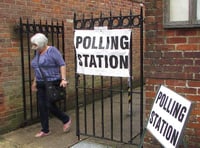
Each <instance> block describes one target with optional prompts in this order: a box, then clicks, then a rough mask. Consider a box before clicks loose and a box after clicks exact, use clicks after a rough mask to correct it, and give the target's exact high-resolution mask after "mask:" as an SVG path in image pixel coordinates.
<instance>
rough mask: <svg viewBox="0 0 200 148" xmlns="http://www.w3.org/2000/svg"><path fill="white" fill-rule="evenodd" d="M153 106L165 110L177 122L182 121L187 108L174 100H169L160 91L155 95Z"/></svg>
mask: <svg viewBox="0 0 200 148" xmlns="http://www.w3.org/2000/svg"><path fill="white" fill-rule="evenodd" d="M155 104H158V105H159V107H160V108H162V109H163V110H165V111H166V112H167V113H168V114H169V115H171V116H173V117H174V118H175V119H177V120H178V121H179V122H182V121H183V119H184V117H185V113H186V112H187V108H186V107H185V106H183V105H182V104H180V103H179V102H177V101H176V100H175V99H173V98H169V96H168V95H167V94H165V93H163V92H161V91H160V92H159V93H158V95H157V98H156V100H155Z"/></svg>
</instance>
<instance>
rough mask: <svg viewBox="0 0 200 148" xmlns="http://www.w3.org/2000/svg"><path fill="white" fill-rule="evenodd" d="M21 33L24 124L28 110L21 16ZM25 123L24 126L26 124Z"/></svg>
mask: <svg viewBox="0 0 200 148" xmlns="http://www.w3.org/2000/svg"><path fill="white" fill-rule="evenodd" d="M19 35H20V46H21V65H22V69H21V72H22V91H23V92H22V96H23V107H24V123H23V124H24V125H25V124H26V121H27V112H26V93H25V76H24V73H25V72H24V47H23V24H22V18H21V17H20V27H19ZM24 125H23V126H24Z"/></svg>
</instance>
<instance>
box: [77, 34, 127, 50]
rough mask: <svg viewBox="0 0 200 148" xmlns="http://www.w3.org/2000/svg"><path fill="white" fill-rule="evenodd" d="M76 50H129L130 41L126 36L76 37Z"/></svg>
mask: <svg viewBox="0 0 200 148" xmlns="http://www.w3.org/2000/svg"><path fill="white" fill-rule="evenodd" d="M75 41H76V45H75V47H76V49H78V48H79V47H80V45H81V44H82V47H83V48H84V49H102V50H103V49H109V50H119V48H121V49H122V50H126V49H130V41H129V37H128V36H125V35H123V36H120V37H119V36H98V37H97V36H84V37H83V36H76V39H75Z"/></svg>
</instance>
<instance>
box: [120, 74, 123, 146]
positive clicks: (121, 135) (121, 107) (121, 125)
mask: <svg viewBox="0 0 200 148" xmlns="http://www.w3.org/2000/svg"><path fill="white" fill-rule="evenodd" d="M122 98H123V97H122V78H121V77H120V141H121V142H123V99H122Z"/></svg>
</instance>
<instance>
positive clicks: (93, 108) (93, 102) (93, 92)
mask: <svg viewBox="0 0 200 148" xmlns="http://www.w3.org/2000/svg"><path fill="white" fill-rule="evenodd" d="M94 89H95V86H94V76H92V118H93V120H92V121H93V124H92V126H93V135H94V136H95V135H96V133H95V95H94V94H95V91H94Z"/></svg>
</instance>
